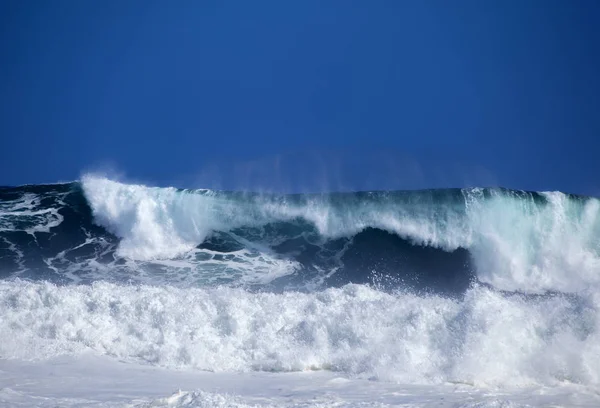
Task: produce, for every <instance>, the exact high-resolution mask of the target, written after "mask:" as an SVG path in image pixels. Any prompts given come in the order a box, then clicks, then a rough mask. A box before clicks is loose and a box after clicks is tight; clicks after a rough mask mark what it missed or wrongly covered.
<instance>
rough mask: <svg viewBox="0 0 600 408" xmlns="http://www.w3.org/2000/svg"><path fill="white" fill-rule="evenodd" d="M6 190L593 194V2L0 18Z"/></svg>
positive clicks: (8, 7)
mask: <svg viewBox="0 0 600 408" xmlns="http://www.w3.org/2000/svg"><path fill="white" fill-rule="evenodd" d="M0 19H1V21H0V33H1V37H0V39H1V45H0V47H1V48H0V50H1V64H0V101H1V102H0V103H1V110H0V115H1V120H0V137H1V139H0V142H1V144H0V149H1V155H0V185H14V184H23V183H44V182H54V181H61V180H63V181H64V180H74V179H77V178H79V177H80V175H81V174H82V173H83V172H86V171H90V170H107V169H108V170H111V171H116V172H118V173H120V174H124V175H125V176H126V177H127V178H130V179H133V180H139V181H144V182H147V183H153V184H157V185H170V184H175V185H177V186H181V187H220V188H243V187H256V186H260V187H268V188H269V187H271V188H281V187H285V188H291V189H315V188H321V187H322V188H333V189H338V188H344V189H377V188H428V187H451V186H455V187H461V186H467V185H469V186H471V185H501V186H506V187H513V188H521V189H533V190H542V189H543V190H548V189H551V190H555V189H559V190H563V191H569V192H577V193H588V194H600V179H599V176H600V161H599V160H598V157H599V153H600V25H599V23H598V22H599V21H600V2H599V1H595V0H590V1H585V0H573V1H569V0H559V1H556V0H536V1H533V0H532V1H526V0H497V1H492V0H485V1H481V0H473V1H461V0H457V1H423V0H414V1H409V0H393V1H312V0H303V1H293V2H290V1H176V2H168V1H150V0H144V1H134V0H130V1H107V0H104V1H74V0H69V1H61V0H56V1H33V0H31V1H19V0H9V1H2V2H1V3H0Z"/></svg>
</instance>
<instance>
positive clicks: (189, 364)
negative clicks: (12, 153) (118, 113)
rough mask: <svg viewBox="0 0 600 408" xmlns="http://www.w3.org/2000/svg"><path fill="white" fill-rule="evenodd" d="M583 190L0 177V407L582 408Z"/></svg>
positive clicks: (587, 323) (591, 264)
mask: <svg viewBox="0 0 600 408" xmlns="http://www.w3.org/2000/svg"><path fill="white" fill-rule="evenodd" d="M599 289H600V201H599V200H598V199H596V198H593V197H584V196H576V195H570V194H565V193H561V192H526V191H515V190H508V189H485V188H469V189H438V190H436V189H432V190H419V191H372V192H339V193H336V192H332V193H314V194H276V193H257V192H233V191H215V190H206V189H203V190H189V189H177V188H158V187H148V186H144V185H135V184H125V183H121V182H118V181H114V180H110V179H107V178H104V177H100V176H95V175H87V176H84V177H83V178H82V179H81V180H80V181H77V182H72V183H65V184H51V185H26V186H20V187H1V188H0V405H3V406H23V407H26V406H27V407H28V406H43V407H56V406H60V407H62V406H68V407H75V406H97V407H109V406H110V407H113V406H128V407H151V406H152V407H246V406H256V407H267V406H269V407H270V406H287V407H309V406H319V407H342V406H352V407H388V406H403V407H408V406H411V407H481V408H483V407H526V406H568V407H571V406H579V407H584V406H585V407H597V406H600V290H599Z"/></svg>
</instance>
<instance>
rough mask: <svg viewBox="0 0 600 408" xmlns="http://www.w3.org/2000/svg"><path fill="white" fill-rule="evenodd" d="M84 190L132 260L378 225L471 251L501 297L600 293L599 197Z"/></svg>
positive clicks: (284, 269) (95, 184) (103, 186)
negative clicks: (293, 226)
mask: <svg viewBox="0 0 600 408" xmlns="http://www.w3.org/2000/svg"><path fill="white" fill-rule="evenodd" d="M82 183H83V187H84V191H85V195H86V197H87V199H88V201H89V203H90V205H91V207H92V209H93V213H94V216H95V220H96V222H97V223H99V224H100V225H102V226H104V227H105V228H107V229H108V230H109V231H111V232H113V233H114V234H115V235H117V236H119V237H120V238H121V242H120V244H119V248H118V253H119V254H120V255H121V256H124V257H127V258H131V259H137V260H156V259H171V258H175V257H181V256H183V255H184V254H186V253H189V251H191V250H192V249H193V248H194V247H195V246H196V245H198V244H200V243H201V242H203V240H204V239H205V238H206V237H207V236H208V234H210V233H211V232H212V231H231V230H232V229H235V228H238V227H242V226H249V227H253V226H254V227H256V226H262V225H265V224H267V223H269V222H273V221H290V220H293V219H296V218H299V219H303V220H305V221H308V222H310V223H312V224H313V225H314V226H315V227H316V229H317V230H318V231H319V233H320V234H321V235H322V236H323V237H326V238H327V237H329V238H336V237H342V236H352V235H354V234H356V233H358V232H360V231H361V230H363V229H365V228H367V227H374V228H379V229H382V230H386V231H389V232H392V233H395V234H398V235H399V236H401V237H405V238H407V239H409V240H411V241H412V242H414V243H415V244H416V245H430V246H435V247H439V248H442V249H444V250H447V251H452V250H455V249H457V248H461V247H462V248H466V249H468V250H469V251H470V253H471V255H472V257H473V260H474V263H475V266H476V269H477V271H476V273H477V276H478V278H479V280H480V281H481V282H484V283H488V284H491V285H493V286H495V287H496V288H499V289H502V290H509V291H524V292H531V293H541V292H544V291H563V292H578V291H581V290H585V289H586V288H588V287H590V286H593V287H598V286H600V217H599V214H600V202H599V201H598V200H596V199H591V198H590V199H587V200H585V201H584V200H581V201H577V200H572V199H570V198H569V197H568V196H566V195H564V194H562V193H545V196H546V198H547V201H548V202H547V203H546V204H540V203H535V202H534V200H533V198H531V197H529V198H527V197H523V196H521V197H514V196H511V195H510V193H504V192H494V193H493V197H491V198H490V197H488V198H485V199H484V198H483V193H482V191H481V190H477V189H475V190H468V191H467V190H465V191H464V192H463V195H464V201H462V202H461V203H458V204H456V203H455V204H454V205H451V203H445V202H437V203H436V202H435V201H431V202H426V203H423V202H414V203H410V202H397V201H394V200H385V201H378V200H365V201H363V202H360V203H359V205H357V203H356V202H349V203H344V202H342V203H339V202H338V203H336V204H335V205H334V204H333V203H331V202H330V201H328V199H327V197H326V196H307V197H306V198H305V200H303V201H294V202H292V201H288V200H286V199H285V198H283V199H278V200H274V199H272V198H265V199H263V198H261V197H260V196H249V197H248V200H246V201H240V200H233V199H231V198H229V197H228V196H227V195H223V194H219V193H216V192H213V191H210V190H203V191H195V192H186V191H178V190H175V189H172V188H149V187H145V186H140V185H127V184H121V183H117V182H114V181H111V180H108V179H105V178H99V177H93V176H86V177H84V178H83V181H82ZM263 250H264V251H263ZM261 251H262V252H263V253H264V254H265V256H266V257H267V260H266V264H267V265H270V264H273V265H275V264H277V266H276V269H277V270H279V271H280V272H278V273H277V276H281V275H285V274H287V273H291V271H293V270H294V268H295V266H296V265H294V264H293V262H288V263H286V262H285V260H283V261H282V260H280V259H279V260H277V259H275V258H269V254H268V250H266V249H265V248H261ZM281 262H283V263H281ZM249 264H251V262H249Z"/></svg>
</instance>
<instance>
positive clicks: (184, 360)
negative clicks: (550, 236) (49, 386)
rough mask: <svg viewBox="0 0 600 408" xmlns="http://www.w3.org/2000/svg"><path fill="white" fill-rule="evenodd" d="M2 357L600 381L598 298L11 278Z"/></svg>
mask: <svg viewBox="0 0 600 408" xmlns="http://www.w3.org/2000/svg"><path fill="white" fill-rule="evenodd" d="M0 305H1V307H2V319H0V358H18V359H40V358H41V359H43V358H48V357H54V356H58V355H66V354H75V355H77V354H80V353H84V352H90V351H92V352H94V353H97V354H102V355H109V356H113V357H115V358H118V359H124V360H128V361H134V362H144V363H147V364H151V365H159V366H164V367H189V368H194V369H200V370H210V371H255V370H266V371H301V370H323V369H325V370H333V371H338V372H342V373H344V374H345V375H348V376H358V377H360V378H374V379H382V380H389V381H397V382H399V383H422V384H438V383H442V382H448V381H451V382H461V383H468V384H477V385H481V384H487V385H526V384H555V383H557V382H561V381H570V382H576V383H581V384H596V385H597V384H599V383H600V329H599V328H600V313H599V307H600V296H598V294H597V293H589V294H587V295H585V296H584V295H581V296H573V295H560V296H559V295H552V296H550V295H548V296H537V297H531V296H530V297H527V296H525V295H510V296H508V295H502V294H501V293H499V292H496V291H494V290H491V289H487V288H484V287H474V288H472V289H470V290H469V291H468V292H467V294H466V296H465V298H464V300H461V301H458V300H450V299H445V298H441V297H436V296H429V297H418V296H415V295H411V294H395V295H392V294H386V293H383V292H380V291H377V290H374V289H371V288H369V287H367V286H360V285H347V286H345V287H343V288H341V289H328V290H325V291H323V292H318V293H306V294H303V293H296V292H287V293H283V294H272V293H251V292H248V291H245V290H243V289H234V288H227V287H217V288H212V289H206V288H204V289H201V288H198V289H176V288H172V287H149V286H139V287H131V286H117V285H114V284H109V283H95V284H93V285H91V286H62V287H60V286H54V285H52V284H50V283H45V282H41V283H29V282H24V281H0Z"/></svg>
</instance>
